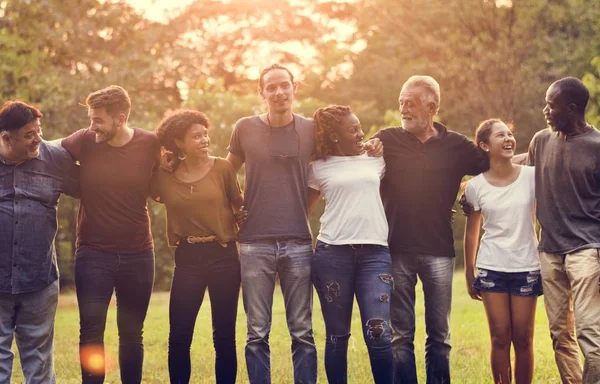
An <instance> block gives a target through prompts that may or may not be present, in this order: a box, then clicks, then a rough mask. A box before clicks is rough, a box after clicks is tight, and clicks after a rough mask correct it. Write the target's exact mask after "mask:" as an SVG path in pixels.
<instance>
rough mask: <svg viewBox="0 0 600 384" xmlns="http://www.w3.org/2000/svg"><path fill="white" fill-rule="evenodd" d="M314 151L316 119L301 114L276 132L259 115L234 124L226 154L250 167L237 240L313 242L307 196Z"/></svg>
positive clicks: (247, 172)
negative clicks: (244, 217) (244, 216)
mask: <svg viewBox="0 0 600 384" xmlns="http://www.w3.org/2000/svg"><path fill="white" fill-rule="evenodd" d="M314 146H315V141H314V128H313V122H312V120H309V119H305V118H303V117H301V116H298V115H294V120H293V122H292V123H290V124H288V125H286V126H284V127H277V128H271V127H269V126H268V125H267V124H265V123H264V122H263V121H262V120H261V119H260V117H259V116H251V117H244V118H242V119H241V120H239V121H238V122H237V123H236V125H235V128H234V130H233V133H232V134H231V141H230V143H229V147H228V150H229V152H231V153H232V154H234V155H236V156H239V157H240V158H241V159H242V160H244V162H245V163H246V180H245V187H244V205H245V208H246V209H247V210H248V219H247V221H246V223H245V224H244V225H243V226H242V228H241V230H240V232H239V233H238V240H239V241H241V242H245V241H253V240H264V239H305V240H310V238H311V236H310V229H309V226H308V220H307V198H306V191H307V176H308V162H309V160H310V157H311V155H312V153H313V150H314Z"/></svg>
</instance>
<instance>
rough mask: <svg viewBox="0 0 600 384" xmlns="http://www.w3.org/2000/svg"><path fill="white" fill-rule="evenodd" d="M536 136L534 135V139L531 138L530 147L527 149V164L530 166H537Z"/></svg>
mask: <svg viewBox="0 0 600 384" xmlns="http://www.w3.org/2000/svg"><path fill="white" fill-rule="evenodd" d="M535 138H536V136H533V139H531V142H530V143H529V149H528V150H527V161H526V162H525V164H527V165H529V166H530V167H534V166H535Z"/></svg>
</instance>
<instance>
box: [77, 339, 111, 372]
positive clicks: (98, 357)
mask: <svg viewBox="0 0 600 384" xmlns="http://www.w3.org/2000/svg"><path fill="white" fill-rule="evenodd" d="M79 356H80V358H81V365H83V367H84V368H85V369H86V370H87V371H88V372H91V373H93V374H96V375H101V374H103V373H104V366H105V360H104V348H102V347H101V346H98V345H87V346H82V347H81V349H80V351H79Z"/></svg>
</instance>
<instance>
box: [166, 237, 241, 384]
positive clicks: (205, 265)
mask: <svg viewBox="0 0 600 384" xmlns="http://www.w3.org/2000/svg"><path fill="white" fill-rule="evenodd" d="M207 288H208V294H209V295H210V306H211V314H212V329H213V345H214V348H215V355H216V356H215V357H216V359H215V376H216V382H217V383H218V384H225V383H228V384H233V383H235V378H236V374H237V354H236V351H235V320H236V317H237V308H238V297H239V294H240V262H239V260H238V252H237V244H236V243H235V242H234V241H232V242H229V243H227V247H223V246H221V244H219V243H218V242H210V243H198V244H189V243H184V242H182V243H181V244H180V245H179V246H178V247H177V250H175V271H174V272H173V284H172V285H171V297H170V300H169V326H170V327H169V376H170V378H171V383H172V384H183V383H185V384H187V383H189V382H190V374H191V368H192V366H191V360H190V346H191V344H192V337H193V335H194V326H195V325H196V317H197V316H198V311H199V310H200V307H201V306H202V301H203V300H204V293H205V292H206V289H207Z"/></svg>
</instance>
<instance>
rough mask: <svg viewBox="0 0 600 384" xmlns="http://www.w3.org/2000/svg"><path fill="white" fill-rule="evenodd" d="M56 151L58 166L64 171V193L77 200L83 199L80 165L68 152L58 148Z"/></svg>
mask: <svg viewBox="0 0 600 384" xmlns="http://www.w3.org/2000/svg"><path fill="white" fill-rule="evenodd" d="M55 149H56V150H55V151H54V152H55V154H56V156H54V160H55V161H56V166H57V167H58V168H59V169H60V170H61V171H62V176H63V178H62V192H63V193H66V194H67V195H69V196H71V197H75V198H80V197H81V189H80V186H79V165H77V163H75V160H74V159H73V158H72V157H71V155H70V154H69V152H68V151H66V150H65V149H64V148H61V147H60V146H57V147H56V148H55Z"/></svg>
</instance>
